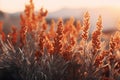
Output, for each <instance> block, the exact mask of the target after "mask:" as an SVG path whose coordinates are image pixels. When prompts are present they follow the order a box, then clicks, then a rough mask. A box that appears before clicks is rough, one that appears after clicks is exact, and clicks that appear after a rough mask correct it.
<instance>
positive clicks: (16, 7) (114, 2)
mask: <svg viewBox="0 0 120 80" xmlns="http://www.w3.org/2000/svg"><path fill="white" fill-rule="evenodd" d="M28 2H29V0H0V10H2V11H5V12H9V13H14V12H19V11H23V10H24V5H25V4H27V3H28ZM34 3H35V7H36V10H39V9H40V8H41V7H42V6H43V7H44V8H46V9H47V10H48V11H49V12H52V11H56V10H59V9H61V8H64V7H67V8H81V7H82V8H83V7H86V8H91V7H96V8H97V7H113V8H114V7H117V8H120V0H34Z"/></svg>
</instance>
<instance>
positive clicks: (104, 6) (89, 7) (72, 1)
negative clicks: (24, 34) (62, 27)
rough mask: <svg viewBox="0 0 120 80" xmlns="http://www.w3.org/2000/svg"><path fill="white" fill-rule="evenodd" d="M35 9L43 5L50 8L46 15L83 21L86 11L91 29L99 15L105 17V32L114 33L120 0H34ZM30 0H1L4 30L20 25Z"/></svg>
mask: <svg viewBox="0 0 120 80" xmlns="http://www.w3.org/2000/svg"><path fill="white" fill-rule="evenodd" d="M33 2H34V4H35V10H36V11H38V10H39V9H40V8H41V7H43V8H45V9H47V10H48V15H47V17H46V19H47V21H48V22H50V19H55V20H57V19H58V18H59V17H62V18H63V19H64V20H66V19H69V18H70V17H71V16H73V17H74V18H75V19H76V20H80V21H81V22H82V20H83V15H84V13H85V12H86V11H88V12H89V13H90V23H91V24H90V26H91V28H90V30H93V29H94V28H95V25H96V21H97V18H98V16H99V15H101V16H102V19H103V32H104V33H106V34H107V33H108V34H110V33H113V32H114V31H116V26H117V24H118V21H119V19H120V0H34V1H33ZM28 3H29V0H0V21H3V22H4V31H5V32H6V33H7V32H8V31H7V30H10V29H9V28H10V26H11V25H15V26H17V27H20V25H19V21H20V18H19V15H20V14H21V13H22V12H23V11H24V6H25V5H26V4H28Z"/></svg>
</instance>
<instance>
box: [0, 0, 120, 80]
mask: <svg viewBox="0 0 120 80" xmlns="http://www.w3.org/2000/svg"><path fill="white" fill-rule="evenodd" d="M47 12H48V11H47V10H44V9H43V8H41V9H40V11H39V12H38V13H37V14H36V13H34V4H33V2H32V0H30V4H29V5H26V6H25V10H24V13H23V14H21V15H20V18H21V21H20V24H21V29H20V31H18V30H17V29H16V28H15V27H14V26H13V27H12V28H11V31H12V32H11V33H10V34H9V35H7V36H6V35H4V32H3V31H2V24H3V23H2V22H0V37H1V38H0V42H1V43H0V53H1V54H0V68H7V69H11V67H12V68H16V69H17V73H16V74H18V75H19V76H20V77H21V78H22V79H23V80H120V31H118V32H116V33H115V34H113V36H111V39H110V42H109V47H108V48H106V47H107V45H108V44H104V41H103V40H101V36H102V18H101V16H99V18H98V21H97V23H96V30H95V31H94V32H93V33H92V34H91V35H92V37H91V38H89V36H88V35H89V27H90V22H89V19H90V16H89V13H88V12H86V13H85V15H84V20H83V24H82V23H81V22H80V21H77V22H76V25H75V24H74V18H73V17H71V18H70V19H69V20H68V21H66V23H63V21H62V19H61V18H60V19H59V20H58V23H55V21H54V20H52V21H51V26H50V29H49V28H48V24H47V22H46V20H45V16H46V15H47ZM56 24H57V25H56ZM5 36H6V38H5ZM88 38H89V40H88Z"/></svg>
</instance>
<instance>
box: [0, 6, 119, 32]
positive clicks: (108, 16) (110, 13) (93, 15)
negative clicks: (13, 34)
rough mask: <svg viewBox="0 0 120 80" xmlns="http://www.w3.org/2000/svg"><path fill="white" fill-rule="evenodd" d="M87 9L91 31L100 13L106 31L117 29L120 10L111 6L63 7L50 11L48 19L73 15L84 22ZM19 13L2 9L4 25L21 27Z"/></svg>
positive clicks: (0, 17) (0, 13) (66, 17)
mask: <svg viewBox="0 0 120 80" xmlns="http://www.w3.org/2000/svg"><path fill="white" fill-rule="evenodd" d="M86 11H88V12H89V13H90V25H91V28H90V30H91V31H92V30H94V28H95V26H96V21H97V18H98V16H99V15H101V16H102V18H103V28H104V31H106V30H115V29H116V28H115V26H116V24H117V21H118V19H119V14H120V12H118V9H116V10H115V9H111V8H80V9H71V8H62V9H60V10H58V11H55V12H50V13H48V15H47V20H50V19H51V18H52V19H58V18H59V17H62V18H63V19H68V18H69V17H71V16H73V17H75V18H76V19H79V20H81V22H82V20H83V15H84V13H85V12H86ZM19 15H20V12H17V13H13V14H9V13H4V12H2V11H0V20H3V21H4V22H5V24H4V27H5V28H7V29H8V30H9V28H10V27H9V26H11V25H12V24H13V25H15V26H17V27H20V25H19V22H20V17H19ZM5 31H6V29H5ZM6 32H7V31H6Z"/></svg>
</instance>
